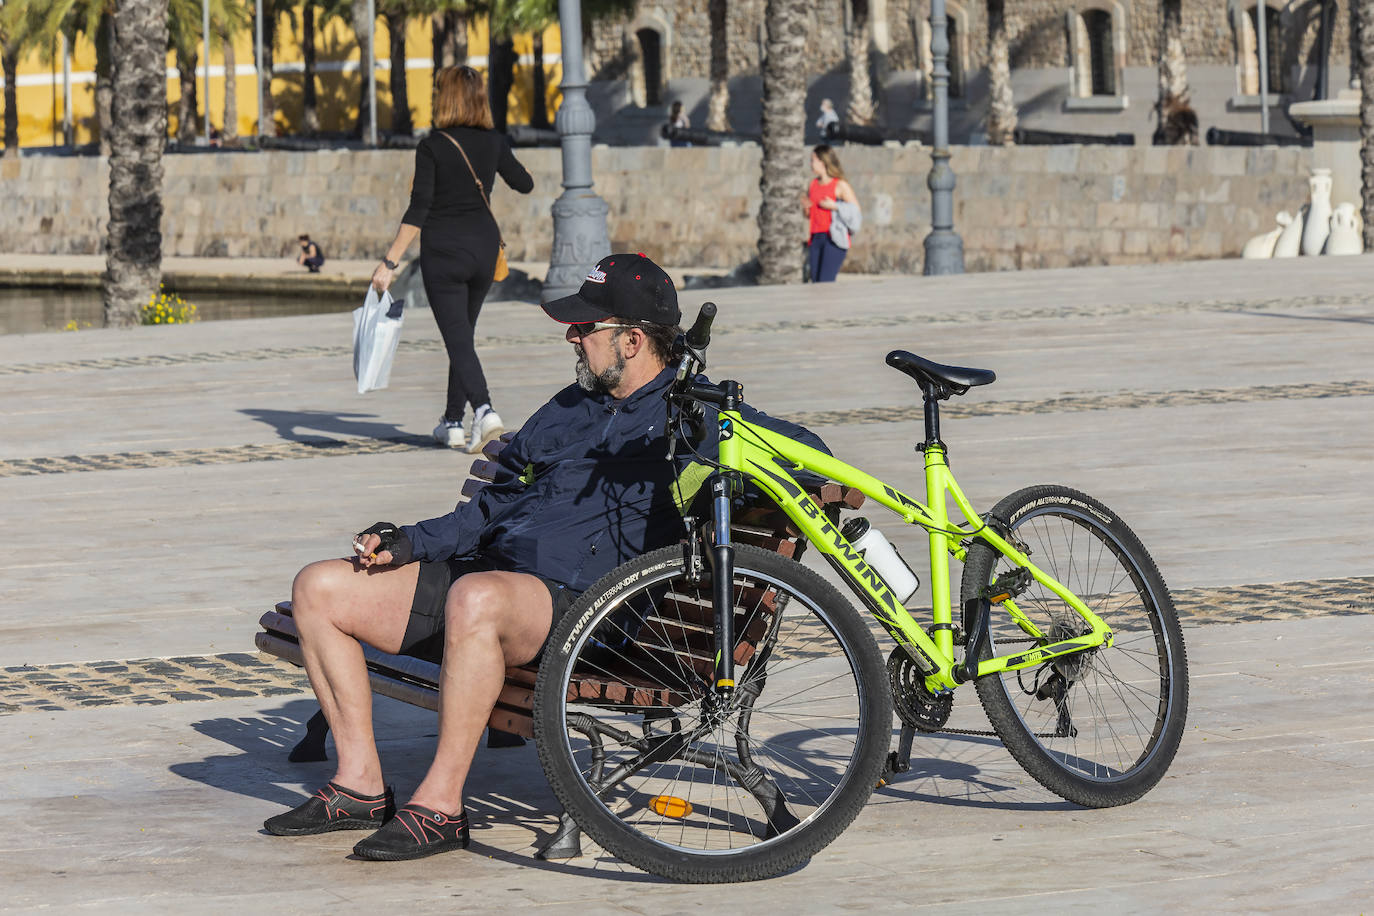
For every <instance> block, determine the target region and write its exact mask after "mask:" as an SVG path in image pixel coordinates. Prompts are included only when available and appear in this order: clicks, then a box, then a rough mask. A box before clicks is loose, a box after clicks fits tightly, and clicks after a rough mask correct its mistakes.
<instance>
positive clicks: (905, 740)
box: [874, 725, 916, 789]
mask: <svg viewBox="0 0 1374 916" xmlns="http://www.w3.org/2000/svg"><path fill="white" fill-rule="evenodd" d="M915 739H916V729H915V728H913V727H912V726H910V725H903V726H902V733H901V735H900V736H898V738H897V749H896V750H895V751H888V752H887V763H886V764H884V765H883V775H882V776H880V777H879V778H878V785H877V786H875V787H874V788H877V789H881V788H882V787H883V786H885V785H887V784H888V783H890V782H892V777H893V776H895V775H897V774H898V773H905V772H906V771H907V770H909V769H911V743H912V741H914V740H915Z"/></svg>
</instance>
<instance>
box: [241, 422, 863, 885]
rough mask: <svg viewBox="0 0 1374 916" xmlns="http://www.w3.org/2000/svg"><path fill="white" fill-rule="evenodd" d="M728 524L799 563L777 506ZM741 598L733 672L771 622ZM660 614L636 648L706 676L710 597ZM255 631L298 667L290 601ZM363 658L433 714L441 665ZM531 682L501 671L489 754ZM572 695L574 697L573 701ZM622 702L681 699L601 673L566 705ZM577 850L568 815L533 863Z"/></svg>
mask: <svg viewBox="0 0 1374 916" xmlns="http://www.w3.org/2000/svg"><path fill="white" fill-rule="evenodd" d="M511 436H512V434H511V433H507V434H506V435H504V436H502V437H501V438H500V439H499V440H496V441H494V442H491V443H489V444H488V445H487V446H486V447H485V448H484V449H483V457H481V458H479V459H477V460H476V461H475V462H473V465H472V470H471V475H472V476H471V477H470V478H469V479H468V480H466V481H465V482H464V483H463V488H462V493H463V496H465V497H466V498H468V499H471V498H472V497H473V496H475V495H476V493H477V492H478V490H480V489H481V488H482V487H483V486H485V485H486V484H487V483H489V482H491V481H492V480H494V479H495V476H496V474H497V471H498V469H499V467H500V465H499V464H498V463H497V462H496V460H495V459H496V456H497V455H499V454H500V451H501V449H503V448H504V447H505V445H506V443H507V442H509V441H510V438H511ZM812 498H813V499H814V500H815V501H816V503H817V504H818V505H820V506H821V508H822V509H823V510H824V511H825V513H826V514H827V515H828V516H829V517H830V520H831V521H832V522H834V523H838V521H839V513H840V511H842V510H844V509H857V508H859V507H860V506H862V505H863V502H864V496H863V494H862V493H860V492H859V491H858V490H854V489H851V488H841V487H840V486H839V485H838V484H832V483H827V484H826V485H824V486H823V487H821V488H820V490H819V492H816V493H813V494H812ZM732 523H733V527H732V533H733V537H734V539H735V540H736V541H737V542H739V543H744V544H753V545H755V546H758V547H762V548H764V549H766V550H772V551H775V552H777V553H779V554H782V555H783V556H785V557H791V558H793V559H799V558H800V556H801V553H802V550H803V548H804V547H805V546H806V542H805V541H804V540H801V539H800V532H799V531H797V530H796V528H795V527H794V526H793V525H792V522H791V520H790V519H789V518H787V516H786V515H785V514H783V513H782V511H781V510H779V509H777V508H776V507H772V506H769V507H764V508H756V509H746V510H744V511H741V512H737V513H736V514H735V516H734V518H733V520H732ZM748 597H749V599H750V600H749V601H747V602H741V604H742V605H745V606H749V607H754V608H763V609H764V610H765V614H758V613H755V614H753V615H751V616H749V617H748V618H746V617H745V616H744V615H743V614H737V615H736V620H735V632H736V633H737V634H738V640H739V642H738V645H737V646H736V649H735V661H736V663H738V664H745V663H747V662H748V660H749V658H750V657H751V656H752V655H753V652H754V649H755V641H756V640H757V639H759V638H760V636H762V635H763V634H764V633H766V632H767V631H768V625H769V623H770V621H769V620H768V619H767V616H766V614H767V613H768V612H771V608H772V601H771V596H769V595H768V594H765V593H760V594H758V595H751V596H748ZM667 610H671V611H672V616H671V619H670V618H667V617H664V618H657V619H656V618H653V617H651V618H649V619H648V620H647V621H646V622H645V626H644V630H643V631H642V632H644V633H652V634H655V636H656V637H657V638H656V639H643V640H641V643H640V646H641V648H643V650H644V652H646V653H647V654H649V655H650V656H652V655H654V654H655V653H657V654H659V655H660V656H661V657H663V658H665V659H668V661H667V662H665V664H664V667H666V668H670V669H672V670H682V669H683V665H682V664H681V663H682V662H683V661H685V662H686V667H687V668H690V669H692V670H695V671H697V672H698V673H699V674H701V675H703V676H709V674H710V671H711V669H712V658H711V648H710V646H709V640H710V635H709V634H710V631H711V628H712V626H713V623H714V611H713V609H712V607H711V604H710V599H709V597H707V598H706V599H704V600H702V601H700V602H691V603H690V606H689V605H688V604H687V603H684V602H683V601H681V600H679V601H677V602H676V603H674V604H673V605H672V606H671V607H670V608H667ZM260 623H261V624H262V630H263V631H262V632H261V633H259V634H257V639H256V643H257V646H258V648H259V649H260V650H261V651H263V652H265V653H267V654H269V655H275V656H277V657H279V658H282V659H285V660H286V661H289V662H292V663H293V664H296V665H304V660H303V658H302V656H301V647H300V639H299V636H298V634H297V632H296V623H295V621H294V620H293V619H292V617H291V602H290V601H282V602H280V603H279V604H277V606H276V607H275V608H274V609H273V610H271V611H268V612H267V613H266V614H264V615H263V616H262V619H261V621H260ZM684 624H687V626H684ZM363 655H364V657H365V659H366V661H367V668H368V676H369V678H370V680H371V684H372V690H373V692H374V693H378V694H381V695H382V696H387V697H391V698H392V699H395V700H400V701H401V702H403V703H410V704H412V705H414V706H420V707H423V708H425V709H431V710H435V711H437V710H438V708H439V689H438V682H439V662H440V659H439V658H437V657H436V658H417V657H413V656H408V655H393V654H391V653H388V652H382V651H380V650H378V649H375V648H373V647H372V646H368V645H366V644H364V646H363ZM537 674H538V666H537V665H523V666H519V667H513V668H507V669H506V683H505V685H504V687H503V688H502V690H501V695H500V698H499V699H498V700H497V702H496V706H495V708H493V709H492V712H491V716H490V717H489V718H488V720H487V746H488V747H511V746H519V745H522V744H524V743H525V742H524V739H525V738H533V737H534V723H533V719H532V713H531V708H532V705H533V697H534V682H535V677H536V675H537ZM573 690H575V691H576V693H575V695H574V694H573V693H572V691H573ZM627 698H628V699H629V700H630V702H631V704H632V705H636V706H644V707H645V708H646V709H647V708H651V707H655V706H672V705H678V704H680V702H681V698H680V697H676V696H674V695H672V694H671V693H670V692H668V691H665V689H664V688H663V687H662V686H661V685H649V684H648V683H647V682H645V681H644V680H643V679H642V678H640V677H637V676H636V675H634V674H632V673H630V672H628V671H627V672H623V673H617V674H616V676H615V677H610V676H608V675H606V674H605V673H604V672H603V673H602V674H601V675H599V676H592V675H585V676H583V675H579V676H578V678H577V682H576V686H575V688H570V694H569V699H579V700H581V701H583V702H588V701H590V702H596V701H597V700H598V699H601V700H604V701H605V702H607V703H617V704H624V703H625V702H626V700H627ZM328 732H329V724H328V722H327V721H326V720H325V718H324V714H323V712H317V713H315V715H314V716H312V717H311V719H310V721H309V722H308V723H307V724H306V734H305V737H303V738H302V739H301V740H300V742H299V743H297V744H296V746H295V747H294V748H293V749H292V751H291V753H290V756H289V759H290V760H292V761H298V762H299V761H313V760H324V759H326V754H325V747H324V742H325V737H326V736H327V735H328ZM577 850H578V843H577V834H576V827H575V825H573V824H571V822H570V821H569V819H568V818H567V817H566V816H565V817H564V822H563V824H562V825H561V826H560V829H559V831H558V832H557V834H556V835H555V836H554V838H553V839H552V840H551V841H550V842H549V843H548V844H547V845H546V846H545V847H544V848H543V849H542V850H541V851H540V853H539V855H540V857H541V858H568V857H571V856H574V855H577V854H578V851H577Z"/></svg>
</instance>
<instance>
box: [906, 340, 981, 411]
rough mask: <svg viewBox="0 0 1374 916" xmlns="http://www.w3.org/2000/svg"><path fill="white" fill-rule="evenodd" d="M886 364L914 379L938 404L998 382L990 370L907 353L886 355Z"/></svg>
mask: <svg viewBox="0 0 1374 916" xmlns="http://www.w3.org/2000/svg"><path fill="white" fill-rule="evenodd" d="M887 364H888V365H889V366H891V367H892V368H894V369H900V370H901V371H902V372H905V373H906V374H907V375H909V376H911V377H912V378H913V379H915V380H916V384H918V385H920V386H921V391H922V392H924V393H925V394H926V396H927V397H932V398H935V399H936V400H941V401H943V400H944V399H945V398H948V397H950V396H952V395H956V394H967V393H968V390H969V389H970V388H973V387H975V386H977V385H989V384H991V383H992V382H995V381H997V373H996V372H993V371H992V370H991V369H965V368H962V367H960V366H945V365H941V364H940V363H933V362H931V361H930V360H928V359H922V358H921V357H919V356H917V355H916V354H915V353H908V352H907V351H906V350H893V351H892V352H891V353H889V354H887Z"/></svg>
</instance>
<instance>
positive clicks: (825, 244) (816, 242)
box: [806, 232, 849, 283]
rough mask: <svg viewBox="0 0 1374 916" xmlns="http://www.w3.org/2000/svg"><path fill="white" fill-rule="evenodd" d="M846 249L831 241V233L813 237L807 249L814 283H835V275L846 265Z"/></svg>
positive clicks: (818, 233) (818, 234)
mask: <svg viewBox="0 0 1374 916" xmlns="http://www.w3.org/2000/svg"><path fill="white" fill-rule="evenodd" d="M848 253H849V252H847V251H846V250H845V249H843V248H841V247H840V246H839V245H836V244H835V243H834V242H832V241H830V233H828V232H817V233H814V234H813V235H812V236H811V244H810V246H809V247H808V248H807V249H806V256H807V259H808V260H809V261H810V264H811V282H812V283H834V282H835V275H836V274H838V273H839V272H840V265H841V264H843V263H844V256H845V255H846V254H848Z"/></svg>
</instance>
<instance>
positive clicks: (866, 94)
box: [845, 0, 873, 124]
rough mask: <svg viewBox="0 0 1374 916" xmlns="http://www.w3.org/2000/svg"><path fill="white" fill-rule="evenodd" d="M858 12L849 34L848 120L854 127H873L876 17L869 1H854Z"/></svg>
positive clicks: (855, 9) (852, 4)
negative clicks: (871, 47) (872, 65)
mask: <svg viewBox="0 0 1374 916" xmlns="http://www.w3.org/2000/svg"><path fill="white" fill-rule="evenodd" d="M850 5H851V9H852V10H853V12H854V19H853V27H852V28H851V29H850V30H849V47H848V51H849V104H848V105H847V106H846V108H845V119H846V120H847V121H849V123H850V124H872V123H873V78H872V74H871V71H870V70H869V68H868V48H869V45H871V44H872V43H873V17H872V16H870V15H869V11H868V0H850Z"/></svg>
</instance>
